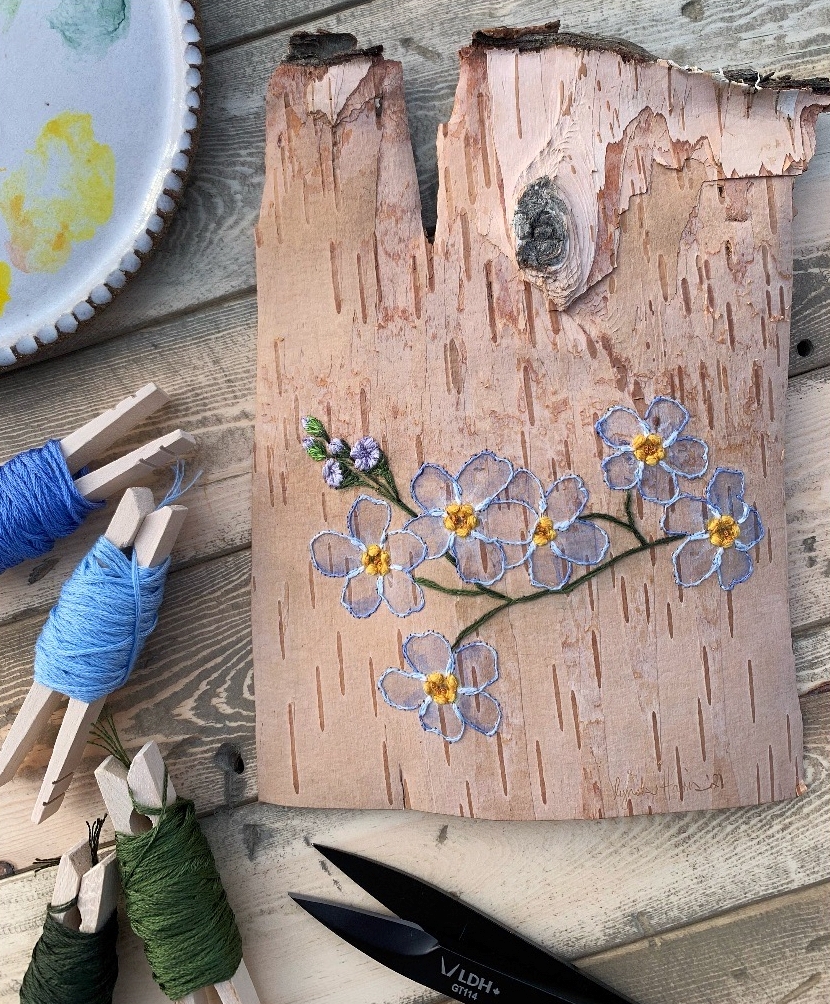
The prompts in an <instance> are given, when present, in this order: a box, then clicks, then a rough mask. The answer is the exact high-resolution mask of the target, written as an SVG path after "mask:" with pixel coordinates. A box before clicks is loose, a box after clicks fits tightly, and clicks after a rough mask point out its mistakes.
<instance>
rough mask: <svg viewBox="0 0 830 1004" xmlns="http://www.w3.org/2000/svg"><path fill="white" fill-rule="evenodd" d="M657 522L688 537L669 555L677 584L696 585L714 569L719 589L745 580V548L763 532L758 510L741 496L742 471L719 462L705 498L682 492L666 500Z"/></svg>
mask: <svg viewBox="0 0 830 1004" xmlns="http://www.w3.org/2000/svg"><path fill="white" fill-rule="evenodd" d="M661 526H662V527H663V530H664V531H665V532H666V533H667V534H670V535H672V536H683V537H686V538H687V540H685V541H684V542H683V543H682V544H681V545H680V547H678V549H677V550H676V551H675V552H674V554H673V555H672V562H673V564H674V577H675V580H676V582H677V583H678V585H680V586H698V585H700V583H701V582H703V581H704V580H705V579H708V578H709V576H710V575H712V573H713V572H717V573H718V579H719V581H720V585H721V589H727V590H729V589H733V588H734V587H735V586H737V585H739V584H740V583H741V582H746V580H747V579H748V578H749V577H750V575H752V570H753V564H752V557H751V556H750V554H749V552H750V550H751V549H752V548H753V547H755V545H756V544H757V543H758V542H759V541H760V540H761V539H762V538H763V536H764V527H763V526H762V524H761V517H760V516H759V515H758V511H757V510H756V509H755V508H754V507H753V506H751V505H747V503H746V502H744V476H743V473H742V472H741V471H734V470H730V469H728V468H721V467H719V468H718V469H717V470H716V471H715V474H714V476H713V478H712V480H711V481H710V482H709V485H708V487H707V489H706V498H705V499H701V498H695V497H694V496H692V495H685V494H684V495H681V496H680V497H679V498H677V499H676V500H675V501H674V502H672V503H671V504H670V505H668V506H666V509H665V511H664V513H663V518H662V520H661Z"/></svg>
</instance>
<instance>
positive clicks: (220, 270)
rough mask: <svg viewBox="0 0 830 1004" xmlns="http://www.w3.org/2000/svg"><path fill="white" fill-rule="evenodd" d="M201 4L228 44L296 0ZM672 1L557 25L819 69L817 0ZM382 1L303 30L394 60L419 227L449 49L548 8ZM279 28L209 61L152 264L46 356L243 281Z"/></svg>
mask: <svg viewBox="0 0 830 1004" xmlns="http://www.w3.org/2000/svg"><path fill="white" fill-rule="evenodd" d="M207 6H208V10H207V11H206V13H205V19H206V23H207V25H208V26H209V31H208V33H207V36H206V37H207V41H208V44H209V45H226V44H227V45H229V44H231V43H232V42H233V41H234V39H235V38H238V37H242V36H245V37H248V36H249V35H250V36H260V35H262V34H263V33H267V32H269V31H273V30H274V29H275V28H277V27H278V26H279V25H280V24H281V23H282V18H283V17H290V16H291V13H292V11H296V10H297V7H298V5H297V4H296V3H294V0H282V2H281V3H279V4H276V5H272V4H271V3H270V2H269V0H251V2H250V3H248V4H246V5H244V9H243V10H241V11H240V12H239V15H238V16H237V15H230V14H229V11H228V9H227V7H226V5H225V4H224V3H222V0H212V2H211V4H209V5H207ZM240 6H242V5H240ZM272 8H273V9H272ZM338 9H339V8H338ZM683 9H684V10H686V11H687V14H686V15H684V14H683V13H682V12H681V13H678V14H676V15H674V16H667V15H666V10H665V5H664V4H662V3H660V2H659V0H639V2H638V3H636V4H631V3H626V2H625V0H614V2H612V3H601V2H600V0H581V2H580V3H578V4H573V5H571V4H569V5H568V9H567V12H566V14H567V26H568V28H569V29H571V30H575V31H596V32H599V33H600V34H604V35H617V36H619V37H624V38H628V39H630V40H631V41H633V42H636V43H638V44H640V45H642V46H644V47H645V48H647V49H650V50H652V51H654V52H655V53H657V54H658V55H661V56H668V57H669V58H672V59H674V60H675V61H676V62H678V63H680V64H681V65H683V64H688V63H693V64H696V65H700V66H703V67H708V68H714V69H716V68H717V67H719V66H734V65H736V64H739V65H752V64H756V63H758V64H762V65H763V67H764V68H768V69H779V70H788V71H791V72H793V73H796V74H800V75H804V76H808V75H811V74H821V73H823V74H825V75H827V74H828V73H830V57H828V53H827V43H826V37H825V34H824V31H823V27H822V25H823V17H822V15H821V13H820V11H821V10H822V8H821V5H820V0H798V2H797V3H792V4H790V5H789V6H788V14H787V23H786V30H783V31H782V30H781V29H780V25H779V21H778V15H777V13H776V11H775V8H774V7H773V6H772V5H763V6H761V7H754V8H752V9H751V11H750V10H749V9H747V8H746V7H745V6H744V5H740V4H738V3H736V2H732V3H728V4H717V5H716V4H705V5H704V4H703V3H698V0H692V2H691V3H690V4H685V5H684V6H683ZM393 11H394V13H391V12H390V13H386V12H385V11H382V10H381V9H380V8H379V6H378V3H377V2H374V3H371V4H368V5H366V6H360V7H355V8H353V9H350V10H345V11H340V12H339V13H333V14H329V15H328V16H326V17H322V18H320V19H317V20H315V21H312V22H309V26H310V27H311V28H325V29H327V30H330V31H331V30H334V31H337V30H341V31H342V30H348V31H352V32H354V33H355V34H356V35H357V36H358V37H359V39H360V40H361V42H362V43H366V44H370V43H382V44H384V45H385V47H386V54H387V56H388V57H389V58H391V59H399V60H401V62H402V63H403V67H404V79H405V84H406V97H407V106H408V113H409V119H410V129H411V132H412V141H413V145H414V149H415V161H416V166H417V169H418V176H419V183H420V188H421V196H422V203H423V212H424V218H425V221H426V224H427V227H428V228H431V227H433V226H434V223H435V205H436V192H437V180H438V175H437V167H436V151H435V135H436V131H437V128H438V124H439V123H440V122H443V121H446V120H447V119H448V118H449V113H450V110H451V107H452V98H453V94H454V92H455V86H456V82H457V76H458V61H457V51H458V49H459V48H460V47H461V46H462V45H465V44H467V43H468V42H469V39H470V35H471V32H472V31H473V30H474V29H475V28H478V27H482V26H486V25H493V24H512V25H517V24H531V23H533V22H534V21H537V22H539V23H541V22H543V21H545V20H548V19H549V18H550V16H551V9H550V6H549V5H548V4H546V3H544V2H543V0H529V2H526V3H519V2H518V0H509V2H500V3H498V4H493V3H491V2H490V0H474V2H471V3H468V4H466V5H465V9H464V12H463V16H459V12H458V8H457V4H454V3H452V2H451V0H436V2H435V3H431V4H429V5H424V4H422V3H420V2H419V0H404V2H402V3H399V4H396V5H395V6H394V8H393ZM817 12H819V13H817ZM689 14H691V15H692V19H691V20H690V17H689V16H688V15H689ZM223 25H228V28H227V29H224V28H223ZM249 26H250V27H249ZM290 30H292V29H287V30H283V31H276V32H275V33H274V34H267V35H266V36H265V37H261V38H259V37H258V38H257V40H256V41H253V42H250V43H248V44H244V45H239V46H233V47H232V48H229V49H228V50H227V51H225V52H218V53H216V54H215V55H214V56H213V58H212V59H211V60H210V62H209V66H208V68H207V74H206V82H207V94H206V102H205V121H204V125H203V130H202V140H201V146H200V150H199V154H198V156H197V158H196V163H195V167H194V171H193V180H192V183H191V185H190V187H189V189H188V191H187V193H186V196H185V198H184V201H183V204H182V207H181V209H180V210H179V213H178V216H177V218H176V219H175V221H174V223H173V226H172V227H171V230H170V233H169V234H168V235H167V237H166V238H165V240H164V242H163V243H162V245H161V247H160V249H159V251H158V252H157V254H156V257H155V260H154V261H153V262H152V264H150V265H148V266H147V267H146V268H143V269H142V270H141V271H140V272H139V273H138V274H137V276H136V277H135V279H134V280H133V281H131V282H130V284H129V286H128V288H127V289H126V290H124V292H123V293H121V294H120V295H119V297H118V298H117V300H116V301H115V302H114V303H113V305H112V306H111V307H109V308H107V310H106V311H104V312H102V314H101V315H100V317H98V318H95V319H94V320H93V321H91V322H90V323H89V325H86V326H84V329H83V330H82V331H81V332H79V333H78V335H76V336H73V338H72V339H70V340H69V341H68V342H66V343H63V344H60V345H58V346H56V347H55V348H54V353H56V354H59V353H62V352H64V351H67V347H69V348H77V347H81V346H82V345H84V344H90V343H93V342H99V341H102V340H104V339H106V338H110V337H113V336H114V335H117V334H122V333H123V332H125V331H132V330H135V329H136V328H137V327H139V326H140V325H142V324H146V323H149V322H150V321H152V320H155V319H158V318H159V317H162V316H164V315H165V314H168V313H179V312H181V311H185V310H190V309H192V308H193V307H194V306H196V305H198V304H205V303H207V302H209V301H211V300H214V299H216V298H219V297H225V296H229V295H232V294H235V293H239V292H241V291H244V290H249V289H252V288H253V286H254V283H255V275H254V243H253V226H254V222H255V220H256V216H257V213H258V209H259V201H260V196H261V192H262V181H263V157H264V114H263V109H264V96H265V90H266V86H267V83H268V79H269V77H270V75H271V73H272V72H273V69H274V68H275V66H276V65H277V63H278V62H279V61H280V59H281V58H282V55H283V53H284V51H285V48H286V45H287V37H288V34H289V33H290ZM690 31H691V32H693V34H690ZM240 33H241V35H240ZM692 37H693V38H694V43H693V44H692V43H690V38H692ZM818 139H819V154H818V155H817V156H816V158H815V159H814V161H813V164H812V167H811V169H810V172H809V173H808V175H806V176H805V177H804V178H802V179H799V180H797V181H796V199H797V205H798V206H801V205H802V203H801V201H800V196H799V194H798V193H799V190H800V188H801V187H802V186H804V185H806V184H810V185H811V186H812V187H811V193H812V194H811V196H810V199H809V201H808V205H807V207H806V208H807V212H806V213H805V212H802V213H801V218H800V219H799V220H797V222H796V226H795V231H794V240H795V245H796V248H795V257H796V266H795V293H794V306H793V325H792V345H793V346H795V345H797V344H798V343H804V344H806V343H807V342H811V343H812V345H813V348H812V349H811V351H810V353H809V354H808V355H807V356H805V357H802V356H799V355H798V354H797V352H796V351H795V348H793V350H792V353H791V357H790V365H791V372H802V371H805V370H807V369H812V368H816V367H818V366H821V365H824V364H826V363H827V362H830V330H829V329H830V320H828V308H827V306H826V304H825V303H824V302H823V301H822V298H821V296H820V290H821V288H823V287H824V286H825V285H826V282H827V280H828V278H830V258H828V254H830V224H828V223H827V221H826V220H825V215H826V214H822V213H817V212H815V211H810V206H816V205H822V204H824V203H825V202H826V201H827V198H828V194H827V193H828V191H830V166H828V164H827V161H828V159H829V158H828V147H829V146H830V122H825V123H823V124H821V123H820V124H819V130H818ZM822 151H824V152H822ZM808 179H810V180H809V181H808ZM802 228H804V229H802ZM802 233H803V234H804V236H803V237H802ZM805 256H806V257H805ZM50 351H52V350H50Z"/></svg>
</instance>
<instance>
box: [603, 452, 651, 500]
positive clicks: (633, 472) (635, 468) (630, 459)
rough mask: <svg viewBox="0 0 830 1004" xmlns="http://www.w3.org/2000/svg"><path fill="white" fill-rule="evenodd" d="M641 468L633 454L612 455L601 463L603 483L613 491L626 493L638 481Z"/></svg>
mask: <svg viewBox="0 0 830 1004" xmlns="http://www.w3.org/2000/svg"><path fill="white" fill-rule="evenodd" d="M643 466H644V465H643V464H641V463H640V461H639V460H638V459H637V458H636V457H635V456H634V454H633V453H612V454H611V456H610V457H606V458H605V460H603V462H602V473H603V474H604V475H605V483H606V484H607V485H608V487H609V488H612V489H614V491H627V490H628V489H629V488H633V487H634V485H636V484H637V482H638V481H639V479H640V470H641V469H642V467H643Z"/></svg>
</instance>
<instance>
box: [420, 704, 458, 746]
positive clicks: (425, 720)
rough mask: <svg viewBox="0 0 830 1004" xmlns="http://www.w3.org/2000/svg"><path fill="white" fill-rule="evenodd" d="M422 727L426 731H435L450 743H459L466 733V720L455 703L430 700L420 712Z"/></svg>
mask: <svg viewBox="0 0 830 1004" xmlns="http://www.w3.org/2000/svg"><path fill="white" fill-rule="evenodd" d="M418 717H419V718H420V719H421V727H422V728H423V729H424V730H425V731H426V732H435V733H437V734H438V735H439V736H442V737H443V738H444V739H446V740H447V742H448V743H457V742H458V740H459V739H460V738H461V737H462V736H463V735H464V722H463V721H462V720H461V717H460V716H459V715H458V713H457V712H456V710H455V705H453V704H436V703H435V701H430V702H429V704H427V706H426V707H425V708H421V710H420V711H419V712H418Z"/></svg>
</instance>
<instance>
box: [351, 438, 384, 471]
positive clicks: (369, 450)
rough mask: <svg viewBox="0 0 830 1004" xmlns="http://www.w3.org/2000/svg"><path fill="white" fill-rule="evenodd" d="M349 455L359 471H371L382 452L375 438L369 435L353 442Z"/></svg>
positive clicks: (378, 461)
mask: <svg viewBox="0 0 830 1004" xmlns="http://www.w3.org/2000/svg"><path fill="white" fill-rule="evenodd" d="M350 456H351V458H352V460H353V461H354V465H355V467H356V468H357V469H358V470H359V471H373V470H374V469H375V468H376V467H377V465H378V464H379V463H380V458H381V457H382V456H383V454H382V452H381V449H380V446H379V445H378V443H377V441H376V440H374V439H372V437H371V436H364V437H363V439H358V441H357V442H356V443H355V444H354V446H353V447H352V452H351V454H350Z"/></svg>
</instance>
